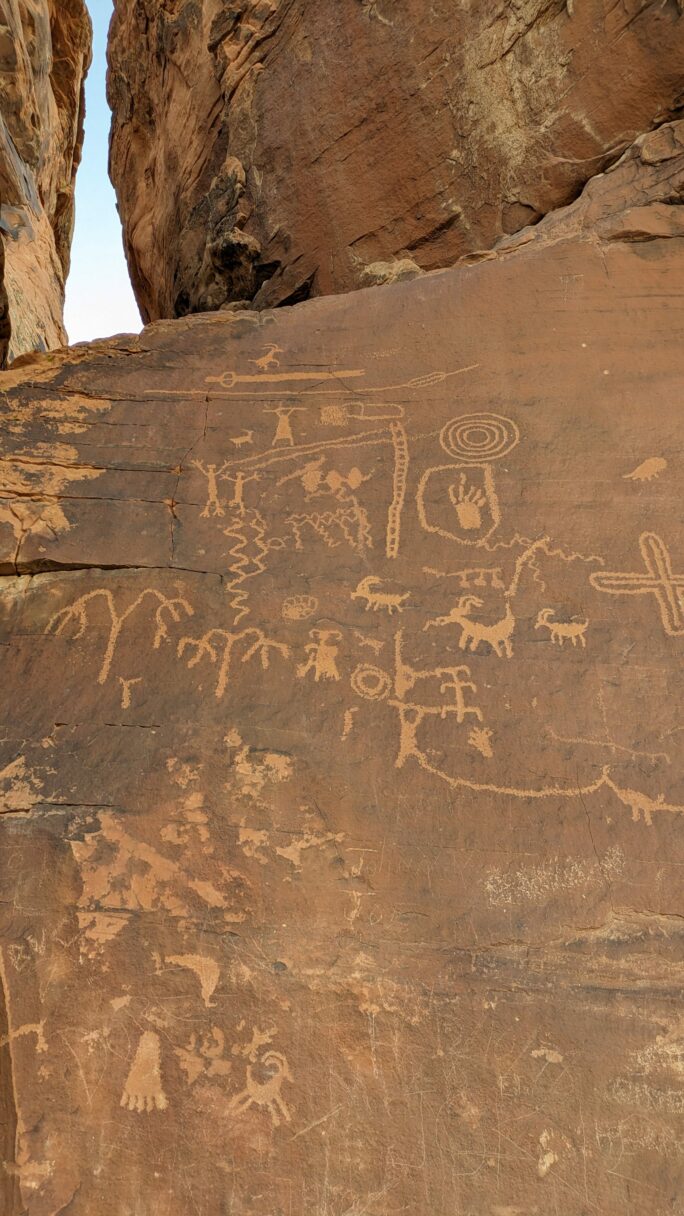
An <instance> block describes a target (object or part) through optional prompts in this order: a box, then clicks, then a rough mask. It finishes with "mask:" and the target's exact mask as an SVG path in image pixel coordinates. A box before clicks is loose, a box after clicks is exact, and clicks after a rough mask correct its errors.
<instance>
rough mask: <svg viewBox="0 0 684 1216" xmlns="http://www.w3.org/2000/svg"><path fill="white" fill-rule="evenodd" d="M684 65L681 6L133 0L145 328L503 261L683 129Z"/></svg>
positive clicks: (598, 0)
mask: <svg viewBox="0 0 684 1216" xmlns="http://www.w3.org/2000/svg"><path fill="white" fill-rule="evenodd" d="M683 62H684V20H682V14H681V3H680V0H665V2H664V3H663V0H622V2H621V3H618V4H615V3H612V2H611V3H609V2H608V0H584V2H583V3H581V4H580V3H572V2H571V0H522V2H520V3H515V4H512V3H510V2H509V0H486V3H483V2H480V3H477V4H455V3H454V2H453V0H432V2H431V3H430V4H429V5H428V4H426V3H425V0H402V3H400V4H398V3H394V2H393V0H335V2H334V3H332V2H331V0H327V2H323V3H321V0H235V2H234V3H231V4H225V3H223V2H222V0H178V2H177V3H175V4H173V5H168V4H160V3H159V2H158V0H146V3H145V4H144V5H141V4H140V3H138V2H137V0H116V4H115V16H114V20H113V24H112V30H111V39H110V77H109V97H110V102H111V105H112V108H113V110H114V119H113V127H112V145H111V172H112V177H113V180H114V183H115V186H116V189H117V193H118V198H119V206H120V211H121V215H122V219H123V224H124V229H125V240H126V246H127V253H128V260H129V266H130V269H131V275H132V278H133V282H134V286H135V290H136V294H137V297H138V302H139V304H140V306H141V309H142V312H143V315H144V317H145V319H146V320H154V319H157V318H159V317H174V316H182V315H185V314H187V313H192V312H202V311H207V310H211V309H217V308H220V307H221V306H222V305H223V304H224V303H225V302H226V301H231V300H254V301H255V303H256V305H257V307H272V306H274V305H276V304H280V303H282V302H284V301H288V302H291V301H292V300H297V299H301V298H304V297H306V296H307V295H309V296H310V295H321V294H328V293H330V292H335V291H337V292H339V291H349V290H352V289H354V288H358V287H366V286H370V285H372V283H374V282H380V281H392V280H393V279H395V278H397V277H401V276H402V275H403V274H405V273H406V268H407V267H408V268H409V273H415V272H416V271H420V270H421V269H422V270H433V269H436V268H439V267H443V266H445V265H449V264H452V263H454V262H455V261H456V260H457V259H458V258H459V257H460V256H462V255H464V254H467V253H470V252H473V251H474V250H479V249H490V248H492V247H493V246H494V245H495V244H496V243H497V241H499V240H500V239H501V238H502V237H504V236H506V235H510V234H512V233H514V232H517V231H518V230H520V229H521V228H523V227H524V226H526V225H528V224H530V223H535V222H536V221H538V220H539V219H540V217H542V216H544V215H546V214H547V213H549V212H550V211H552V210H554V209H555V208H558V207H560V206H563V205H565V204H567V203H570V202H571V201H572V200H573V199H574V198H576V197H577V195H578V193H579V191H580V190H581V188H582V186H583V185H584V183H585V182H586V181H587V180H588V179H589V178H591V177H592V176H593V175H595V174H596V173H597V172H599V171H600V170H601V169H603V168H604V167H605V166H606V165H608V164H609V163H611V162H613V161H615V160H616V159H617V158H618V157H619V156H620V154H621V153H622V152H623V151H624V149H625V148H626V147H628V146H629V145H630V144H631V143H632V141H633V140H634V139H635V138H636V137H637V136H638V135H639V134H640V133H642V132H646V131H649V130H650V129H651V128H652V127H653V126H656V125H658V124H659V123H662V122H663V121H664V120H666V119H668V118H671V117H675V116H676V112H677V109H678V107H679V106H681V103H682V98H683V89H684V77H683V73H682V63H683ZM411 268H413V269H411Z"/></svg>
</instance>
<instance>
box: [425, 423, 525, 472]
mask: <svg viewBox="0 0 684 1216" xmlns="http://www.w3.org/2000/svg"><path fill="white" fill-rule="evenodd" d="M519 441H520V431H519V430H518V428H517V426H516V424H515V422H513V421H512V419H510V418H504V417H502V416H501V415H500V414H486V413H483V414H462V415H461V417H460V418H452V419H451V421H450V422H447V424H446V426H445V427H443V428H442V430H441V432H440V436H439V442H440V443H441V445H442V447H443V448H444V451H445V452H447V453H448V455H449V456H452V457H453V458H454V459H455V460H460V461H463V462H464V463H466V464H468V463H480V462H482V461H487V460H500V459H501V457H502V456H505V455H506V454H507V453H508V452H510V451H511V449H512V448H514V447H515V445H516V444H517V443H518V442H519Z"/></svg>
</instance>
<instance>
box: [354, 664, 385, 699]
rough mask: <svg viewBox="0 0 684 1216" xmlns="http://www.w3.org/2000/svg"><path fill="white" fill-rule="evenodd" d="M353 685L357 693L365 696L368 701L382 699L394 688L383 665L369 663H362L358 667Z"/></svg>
mask: <svg viewBox="0 0 684 1216" xmlns="http://www.w3.org/2000/svg"><path fill="white" fill-rule="evenodd" d="M351 685H352V688H353V689H354V692H355V693H358V695H359V696H360V697H363V698H364V700H366V701H381V700H383V699H384V698H385V697H387V696H389V693H390V691H391V688H392V681H391V679H390V677H389V676H388V674H387V672H386V671H383V670H382V668H381V667H373V666H371V664H369V663H362V664H361V665H360V666H359V667H357V668H356V671H355V672H354V674H353V676H352V678H351Z"/></svg>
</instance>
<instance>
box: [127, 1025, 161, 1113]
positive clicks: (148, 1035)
mask: <svg viewBox="0 0 684 1216" xmlns="http://www.w3.org/2000/svg"><path fill="white" fill-rule="evenodd" d="M121 1105H122V1106H123V1107H125V1109H126V1110H134V1111H139V1112H140V1113H142V1112H145V1111H146V1112H147V1113H148V1114H149V1113H150V1112H151V1111H153V1110H166V1108H167V1107H168V1105H169V1104H168V1101H167V1098H166V1094H165V1093H164V1088H163V1085H162V1076H161V1043H160V1040H159V1035H158V1034H156V1033H155V1032H154V1031H153V1030H146V1031H145V1032H144V1033H143V1035H142V1038H141V1039H140V1042H139V1044H138V1050H137V1051H136V1053H135V1057H134V1059H133V1063H132V1064H131V1068H130V1072H129V1074H128V1077H127V1079H126V1084H125V1085H124V1090H123V1093H122V1095H121Z"/></svg>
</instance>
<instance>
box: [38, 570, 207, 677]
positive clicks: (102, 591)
mask: <svg viewBox="0 0 684 1216" xmlns="http://www.w3.org/2000/svg"><path fill="white" fill-rule="evenodd" d="M148 598H149V599H152V600H153V601H156V603H157V607H156V609H155V613H154V622H155V634H154V641H153V646H154V649H155V650H158V649H159V647H160V646H161V644H162V642H164V641H166V640H167V639H168V637H169V632H168V628H167V623H166V621H165V619H164V616H165V614H168V616H169V617H170V618H171V620H172V621H174V622H175V623H176V624H178V623H179V622H180V620H181V616H182V614H183V613H185V615H186V616H193V612H194V610H193V608H192V607H191V606H190V604H189V603H188V602H187V600H185V599H183V597H182V596H177V597H175V598H174V599H170V598H169V597H168V596H167V595H164V594H163V593H162V592H161V591H157V590H155V589H154V588H153V587H146V588H145V590H144V591H141V593H140V595H139V596H138V597H137V598H136V599H135V600H134V601H133V603H132V604H129V606H128V608H126V610H125V612H122V613H121V614H119V613H118V612H117V610H116V606H115V603H114V596H113V594H112V592H111V591H109V590H107V589H106V588H104V587H102V588H99V589H98V590H97V591H89V592H88V593H87V594H86V595H82V596H81V597H80V598H79V599H77V600H75V601H74V603H73V604H70V605H69V606H68V607H67V608H62V609H61V610H60V611H59V612H55V614H54V615H53V616H51V617H50V620H49V621H48V623H47V625H46V627H45V632H46V633H55V634H61V633H63V632H64V631H65V630H66V629H67V627H68V626H69V625H75V627H76V632H75V633H74V635H73V640H74V641H77V640H78V639H79V638H81V637H83V635H84V633H85V632H86V629H88V627H89V626H90V625H91V624H92V622H91V621H90V620H89V607H91V606H92V605H94V604H96V603H98V602H103V603H104V604H105V605H106V608H107V612H108V614H109V622H110V624H109V637H108V639H107V646H106V649H105V653H104V658H103V660H102V666H101V668H100V672H99V675H98V677H97V682H98V684H104V683H105V681H106V679H107V676H108V675H109V672H110V669H111V666H112V661H113V659H114V652H115V651H116V647H117V645H118V642H119V638H120V637H121V631H122V629H123V627H124V625H125V623H126V621H127V620H129V618H130V617H131V616H132V615H133V613H134V612H135V611H136V609H137V608H139V607H140V605H141V604H142V603H144V602H145V601H146V600H147V599H148Z"/></svg>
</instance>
